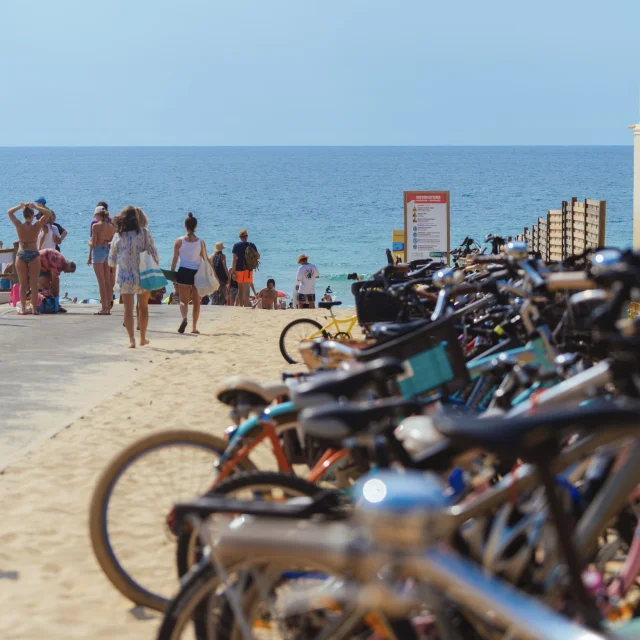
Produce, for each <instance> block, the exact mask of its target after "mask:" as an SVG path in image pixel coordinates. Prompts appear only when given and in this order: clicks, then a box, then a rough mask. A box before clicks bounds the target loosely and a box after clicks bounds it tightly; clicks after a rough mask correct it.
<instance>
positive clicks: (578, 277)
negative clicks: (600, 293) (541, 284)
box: [545, 271, 597, 291]
mask: <svg viewBox="0 0 640 640" xmlns="http://www.w3.org/2000/svg"><path fill="white" fill-rule="evenodd" d="M545 285H546V287H547V290H548V291H562V290H565V289H576V290H579V291H582V290H584V289H595V288H596V287H597V285H596V283H595V282H594V281H593V280H592V279H591V278H589V276H588V275H587V274H586V273H585V272H584V271H563V272H561V273H550V274H549V275H547V276H546V277H545Z"/></svg>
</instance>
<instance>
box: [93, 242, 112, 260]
mask: <svg viewBox="0 0 640 640" xmlns="http://www.w3.org/2000/svg"><path fill="white" fill-rule="evenodd" d="M108 259H109V245H108V244H99V245H98V246H97V247H93V251H92V252H91V260H92V262H93V263H94V264H101V263H103V262H106V261H107V260H108Z"/></svg>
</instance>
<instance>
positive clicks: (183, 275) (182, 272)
mask: <svg viewBox="0 0 640 640" xmlns="http://www.w3.org/2000/svg"><path fill="white" fill-rule="evenodd" d="M196 273H198V270H197V269H187V267H180V268H179V269H178V275H177V277H176V282H177V283H178V284H186V285H189V286H193V281H194V279H195V277H196Z"/></svg>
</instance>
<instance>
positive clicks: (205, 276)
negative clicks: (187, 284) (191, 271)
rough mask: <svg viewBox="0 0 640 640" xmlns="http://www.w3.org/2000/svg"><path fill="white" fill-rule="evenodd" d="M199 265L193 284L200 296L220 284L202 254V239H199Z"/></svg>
mask: <svg viewBox="0 0 640 640" xmlns="http://www.w3.org/2000/svg"><path fill="white" fill-rule="evenodd" d="M200 251H201V256H200V266H199V267H198V271H196V275H195V276H194V278H193V284H194V285H195V287H196V289H197V290H198V294H199V295H201V296H208V295H209V294H210V293H213V292H214V291H217V290H218V287H219V286H220V284H219V282H218V279H217V278H216V274H215V273H214V271H213V267H212V266H211V264H210V263H209V260H208V259H207V258H206V256H205V255H203V254H204V245H203V244H202V240H201V241H200Z"/></svg>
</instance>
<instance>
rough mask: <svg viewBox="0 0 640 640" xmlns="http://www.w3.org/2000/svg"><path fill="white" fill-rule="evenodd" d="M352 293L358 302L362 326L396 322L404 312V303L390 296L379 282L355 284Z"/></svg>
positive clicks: (357, 307) (359, 318) (357, 310)
mask: <svg viewBox="0 0 640 640" xmlns="http://www.w3.org/2000/svg"><path fill="white" fill-rule="evenodd" d="M351 292H352V293H353V296H354V298H355V301H356V313H357V314H358V323H359V324H360V326H364V325H367V324H373V323H374V322H395V321H397V319H398V316H399V315H400V313H401V312H402V302H401V301H400V300H398V299H397V298H394V297H392V296H390V295H389V294H388V293H387V292H386V291H385V290H384V289H383V288H382V285H381V283H380V282H379V281H376V280H366V281H364V282H354V283H353V284H352V285H351Z"/></svg>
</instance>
